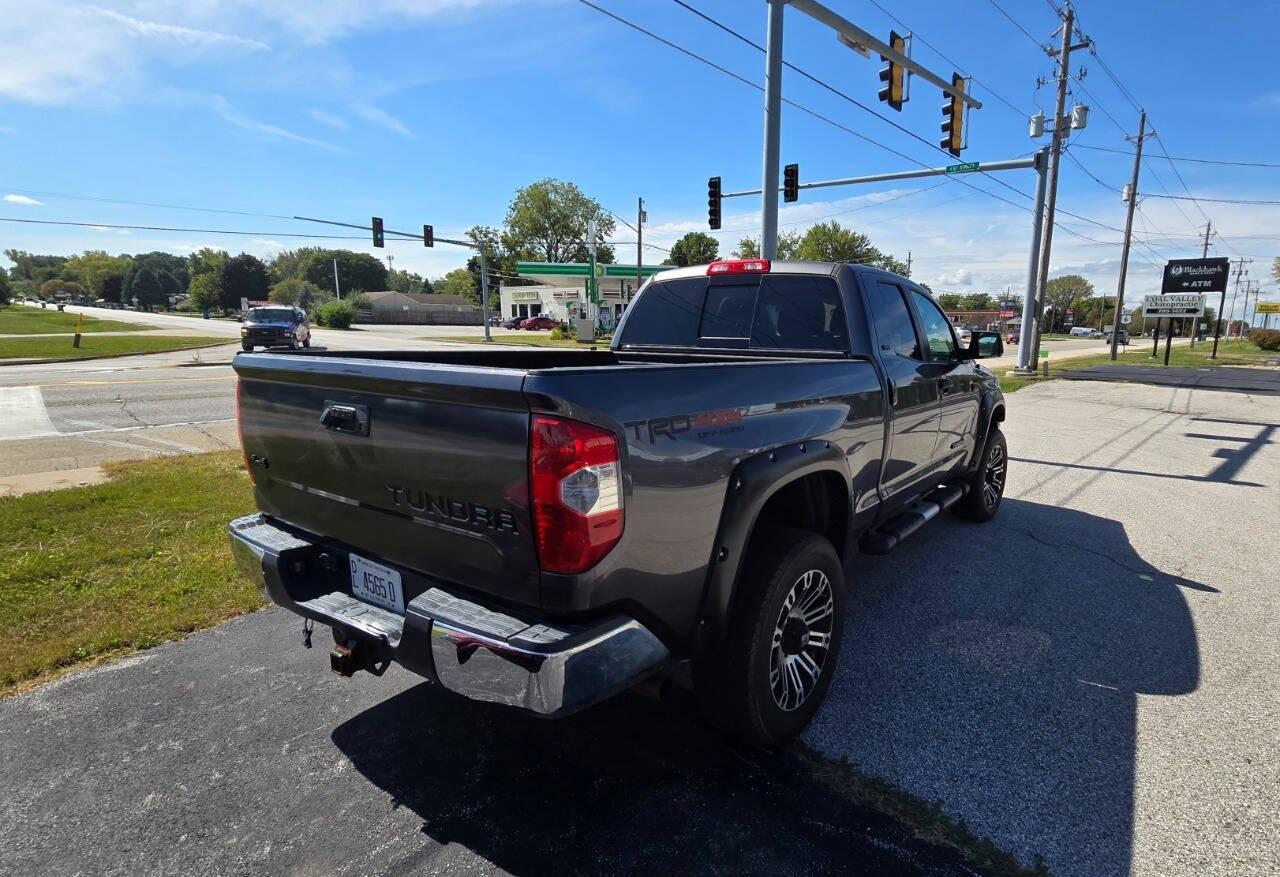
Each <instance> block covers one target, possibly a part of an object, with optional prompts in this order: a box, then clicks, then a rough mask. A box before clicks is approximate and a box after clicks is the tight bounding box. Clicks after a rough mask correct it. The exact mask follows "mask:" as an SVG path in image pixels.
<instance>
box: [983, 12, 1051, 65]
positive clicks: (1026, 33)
mask: <svg viewBox="0 0 1280 877" xmlns="http://www.w3.org/2000/svg"><path fill="white" fill-rule="evenodd" d="M990 3H991V5H992V6H994V7H995V8H996V10H997V11H998V12H999V13H1000V14H1001V15H1003V16H1004V17H1005V18H1007V19H1009V23H1010V24H1012V25H1013V26H1014V27H1016V28H1017V29H1018V30H1020V31H1022V33H1023V35H1024V36H1025V37H1026V38H1027V39H1029V40H1031V45H1033V46H1035V47H1036V48H1037V49H1039V50H1040V51H1042V52H1044V53H1045V54H1049V50H1048V49H1047V48H1045V46H1044V44H1043V43H1041V42H1040V41H1039V40H1038V39H1036V38H1035V37H1033V36H1032V35H1031V31H1029V30H1027V29H1026V28H1025V27H1023V26H1022V25H1021V24H1019V23H1018V21H1017V19H1015V18H1014V17H1013V16H1012V15H1010V14H1009V13H1007V12H1005V11H1004V7H1002V6H1001V5H1000V4H999V3H997V2H996V0H990Z"/></svg>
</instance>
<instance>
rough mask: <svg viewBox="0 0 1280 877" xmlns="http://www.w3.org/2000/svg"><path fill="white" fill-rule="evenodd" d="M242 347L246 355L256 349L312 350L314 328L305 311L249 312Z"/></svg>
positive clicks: (282, 308)
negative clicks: (312, 330) (310, 348)
mask: <svg viewBox="0 0 1280 877" xmlns="http://www.w3.org/2000/svg"><path fill="white" fill-rule="evenodd" d="M240 346H241V347H242V348H243V349H244V350H245V351H246V352H248V351H252V350H253V348H254V347H288V348H290V349H292V350H297V349H298V348H299V347H310V346H311V324H310V323H309V322H308V321H307V312H306V311H304V310H302V308H291V307H287V306H285V305H275V306H269V307H260V308H249V311H248V313H246V314H245V315H244V325H243V326H241V327H240Z"/></svg>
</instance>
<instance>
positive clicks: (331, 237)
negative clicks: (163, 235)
mask: <svg viewBox="0 0 1280 877" xmlns="http://www.w3.org/2000/svg"><path fill="white" fill-rule="evenodd" d="M289 218H290V219H292V218H293V217H289ZM0 222H22V223H27V224H29V225H73V226H79V227H81V228H110V229H127V230H130V231H180V232H188V233H191V234H233V235H244V236H247V237H260V238H265V237H277V238H309V239H324V240H335V241H362V240H367V238H366V237H365V236H363V235H360V236H355V235H338V234H297V233H293V232H285V231H231V230H230V229H225V228H173V227H171V226H167V225H112V224H108V223H105V222H70V221H67V220H56V219H18V218H16V217H11V216H0Z"/></svg>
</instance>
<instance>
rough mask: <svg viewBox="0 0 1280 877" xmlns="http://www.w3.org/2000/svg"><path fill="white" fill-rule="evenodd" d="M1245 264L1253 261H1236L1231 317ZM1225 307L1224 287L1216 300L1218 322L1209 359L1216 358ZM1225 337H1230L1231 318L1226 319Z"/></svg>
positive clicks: (1214, 330)
mask: <svg viewBox="0 0 1280 877" xmlns="http://www.w3.org/2000/svg"><path fill="white" fill-rule="evenodd" d="M1245 263H1249V264H1252V263H1253V260H1252V259H1245V258H1240V259H1237V260H1236V288H1235V292H1233V293H1231V313H1232V316H1234V315H1235V310H1236V296H1237V295H1238V294H1239V293H1240V278H1241V276H1243V275H1244V274H1245V273H1246V272H1245V270H1244V266H1245ZM1226 306H1227V288H1226V287H1225V286H1224V287H1223V288H1222V295H1221V296H1220V297H1219V299H1218V322H1217V325H1215V326H1214V327H1213V353H1212V354H1210V356H1209V358H1210V359H1217V358H1218V336H1220V335H1221V334H1222V312H1223V310H1225V309H1226ZM1227 335H1228V337H1229V336H1230V335H1231V317H1228V318H1227Z"/></svg>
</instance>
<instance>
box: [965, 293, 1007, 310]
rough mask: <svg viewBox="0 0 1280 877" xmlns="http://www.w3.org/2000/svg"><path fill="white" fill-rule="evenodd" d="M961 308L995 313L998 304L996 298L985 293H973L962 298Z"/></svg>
mask: <svg viewBox="0 0 1280 877" xmlns="http://www.w3.org/2000/svg"><path fill="white" fill-rule="evenodd" d="M960 306H961V307H962V308H964V309H965V310H969V311H993V310H995V309H996V307H997V306H998V303H997V302H996V300H995V298H994V297H992V296H990V295H987V294H986V293H985V292H971V293H969V294H968V295H965V296H963V297H961V299H960Z"/></svg>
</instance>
